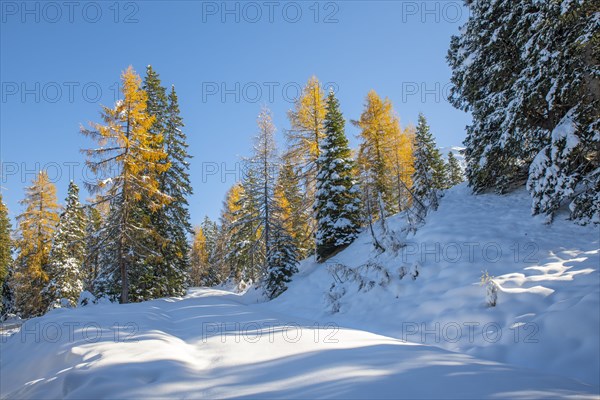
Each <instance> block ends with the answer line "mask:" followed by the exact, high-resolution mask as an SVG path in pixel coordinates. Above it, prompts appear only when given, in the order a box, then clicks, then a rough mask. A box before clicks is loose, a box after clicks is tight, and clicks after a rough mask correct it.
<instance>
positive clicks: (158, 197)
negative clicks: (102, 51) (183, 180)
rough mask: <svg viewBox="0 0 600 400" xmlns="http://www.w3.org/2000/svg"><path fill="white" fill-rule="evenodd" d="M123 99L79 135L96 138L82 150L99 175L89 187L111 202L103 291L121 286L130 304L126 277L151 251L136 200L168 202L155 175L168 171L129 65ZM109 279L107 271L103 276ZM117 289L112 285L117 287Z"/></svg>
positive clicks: (123, 299) (138, 82)
mask: <svg viewBox="0 0 600 400" xmlns="http://www.w3.org/2000/svg"><path fill="white" fill-rule="evenodd" d="M121 81H122V88H121V91H122V95H123V99H122V100H119V101H117V103H116V104H115V107H113V108H110V107H103V111H102V120H103V122H102V123H91V127H92V128H91V129H84V128H82V130H81V131H82V133H83V134H84V135H86V136H89V137H91V138H92V139H94V140H95V141H96V142H97V143H98V144H99V147H98V148H95V149H88V150H84V153H85V154H86V155H87V156H88V161H87V165H88V166H89V168H90V170H91V171H92V172H94V173H95V174H96V175H97V179H96V181H95V182H92V183H91V184H88V187H89V188H90V189H91V191H92V192H93V193H96V194H98V199H99V201H100V202H107V203H109V204H110V212H109V215H108V217H107V220H106V227H105V229H103V233H104V235H105V237H106V241H105V242H104V247H105V253H107V257H105V259H106V260H107V261H106V262H105V265H104V266H103V268H104V269H105V271H114V270H115V269H116V270H118V271H119V274H113V275H114V276H115V277H117V278H115V279H114V281H113V282H105V284H104V285H103V288H104V289H103V290H106V291H107V293H105V294H109V295H116V293H115V291H116V290H115V289H116V287H120V300H121V302H122V303H127V302H128V301H129V275H130V274H131V273H132V271H131V269H132V268H133V266H134V265H138V264H139V259H140V258H141V257H144V256H145V255H148V254H149V253H151V252H152V250H151V249H146V248H144V247H143V245H142V244H143V242H144V241H143V240H138V239H140V235H142V236H144V235H156V233H155V232H148V229H147V227H146V226H145V224H146V223H147V216H143V215H140V214H141V213H140V212H136V211H139V210H138V209H139V205H140V201H141V200H142V199H144V204H145V206H147V207H149V208H150V210H157V209H159V208H160V207H162V206H163V205H165V204H168V203H169V202H170V201H171V199H170V198H169V196H167V195H165V194H163V193H161V192H160V190H159V176H160V175H161V174H162V173H164V172H165V171H167V170H168V169H169V168H170V164H169V163H165V162H164V160H165V159H166V157H167V155H166V153H165V152H164V150H163V147H162V146H161V145H160V144H161V143H162V141H163V136H162V134H160V133H159V134H157V133H151V132H149V129H150V127H151V126H152V125H153V123H154V120H155V117H154V116H153V115H149V114H148V112H147V110H146V104H147V94H146V92H145V91H144V90H142V89H141V78H140V77H139V75H138V74H137V73H136V72H135V71H134V70H133V68H132V67H131V66H130V67H129V68H128V69H127V70H126V71H124V72H123V74H122V76H121ZM107 275H108V276H110V274H109V273H107ZM115 286H116V287H115Z"/></svg>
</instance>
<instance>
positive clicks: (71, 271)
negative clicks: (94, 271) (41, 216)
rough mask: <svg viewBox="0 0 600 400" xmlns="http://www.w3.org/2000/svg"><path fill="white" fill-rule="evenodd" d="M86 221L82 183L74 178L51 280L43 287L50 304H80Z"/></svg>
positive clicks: (56, 242) (50, 267) (53, 257)
mask: <svg viewBox="0 0 600 400" xmlns="http://www.w3.org/2000/svg"><path fill="white" fill-rule="evenodd" d="M86 222H87V221H86V216H85V212H84V209H83V206H82V205H81V203H80V202H79V187H77V185H76V184H75V183H74V182H71V183H70V184H69V191H68V195H67V199H66V201H65V206H64V211H63V212H62V214H61V215H60V219H59V221H58V225H57V227H56V233H55V234H54V240H53V243H52V250H51V252H50V262H49V264H48V278H49V281H48V283H47V284H46V287H45V288H44V296H45V303H46V304H48V305H49V308H60V307H76V306H77V300H78V299H79V295H80V294H81V292H82V291H83V285H84V273H83V262H84V260H85V258H86V242H85V239H86Z"/></svg>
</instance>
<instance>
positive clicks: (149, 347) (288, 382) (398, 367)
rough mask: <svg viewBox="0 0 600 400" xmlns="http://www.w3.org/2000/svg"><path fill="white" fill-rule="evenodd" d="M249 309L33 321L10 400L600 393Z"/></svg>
mask: <svg viewBox="0 0 600 400" xmlns="http://www.w3.org/2000/svg"><path fill="white" fill-rule="evenodd" d="M243 300H244V298H242V297H241V296H239V295H235V294H232V293H229V292H224V291H219V290H215V289H194V290H192V291H191V292H190V294H189V295H188V296H187V297H186V298H184V299H164V300H155V301H150V302H146V303H140V304H133V305H127V306H119V305H114V304H112V305H101V306H91V307H84V308H80V309H75V310H58V311H53V312H51V313H50V314H48V315H46V316H44V317H41V318H36V319H32V320H29V321H27V322H26V324H25V326H23V328H22V329H21V331H20V332H19V333H17V334H15V335H13V336H12V337H11V338H10V339H9V340H8V341H6V343H2V345H1V346H2V347H1V349H2V364H1V366H2V375H1V389H2V392H1V395H2V397H3V398H4V397H9V398H36V399H42V398H67V399H69V398H78V399H80V398H90V399H96V398H229V397H267V398H281V397H291V398H322V397H334V398H397V397H409V398H432V397H434V398H439V397H445V396H447V395H448V394H449V393H452V395H453V396H458V397H463V398H484V397H508V396H511V397H512V396H516V397H520V398H527V397H567V396H583V395H586V394H587V395H590V394H592V393H594V390H595V389H594V388H593V387H591V386H588V385H585V384H582V383H579V382H577V381H574V380H571V379H567V378H563V377H558V376H552V375H547V374H543V373H539V372H535V371H530V370H526V369H520V368H514V367H510V366H507V365H503V364H500V363H496V362H492V361H483V360H480V359H477V358H474V357H471V356H469V355H465V354H459V353H452V352H448V351H445V350H443V349H440V348H436V347H432V346H424V345H419V344H414V343H407V342H403V341H401V340H398V339H393V338H389V337H385V336H381V335H377V334H374V333H369V332H366V331H364V330H356V329H350V328H340V329H339V330H338V329H337V328H335V325H334V324H329V325H328V324H326V323H322V324H319V323H318V322H317V323H315V321H312V320H306V319H301V318H293V317H290V316H289V315H285V314H278V313H276V312H273V311H271V310H269V307H268V306H267V305H246V304H244V302H243ZM75 324H78V325H75ZM69 327H72V328H69ZM84 327H86V328H85V329H83V328H84ZM57 332H58V334H57ZM36 335H38V336H39V337H38V338H37V339H36ZM32 365H35V368H32Z"/></svg>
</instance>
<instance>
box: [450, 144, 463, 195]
mask: <svg viewBox="0 0 600 400" xmlns="http://www.w3.org/2000/svg"><path fill="white" fill-rule="evenodd" d="M447 168H448V171H447V174H446V176H447V178H448V187H452V186H455V185H458V184H459V183H461V182H462V181H463V180H464V178H463V172H462V168H461V167H460V164H459V163H458V160H457V159H456V157H454V154H453V153H452V152H449V153H448V164H447Z"/></svg>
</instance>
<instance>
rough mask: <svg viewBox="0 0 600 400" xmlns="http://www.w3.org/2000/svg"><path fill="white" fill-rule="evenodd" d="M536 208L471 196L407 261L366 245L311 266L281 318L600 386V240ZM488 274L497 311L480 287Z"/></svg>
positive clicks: (399, 221) (464, 194)
mask: <svg viewBox="0 0 600 400" xmlns="http://www.w3.org/2000/svg"><path fill="white" fill-rule="evenodd" d="M529 205H530V198H529V195H528V194H527V193H526V192H525V191H524V190H522V191H519V192H516V193H513V194H510V195H506V196H499V195H493V194H485V195H478V196H474V195H472V194H470V190H469V189H468V188H467V187H466V185H465V184H462V185H459V186H457V187H454V188H452V189H450V190H449V191H448V192H447V193H446V195H445V197H444V198H443V199H442V200H441V205H440V208H439V209H438V211H437V212H434V213H431V214H430V215H429V216H428V217H427V223H426V225H425V226H424V227H422V228H420V229H419V230H418V231H417V233H416V235H414V236H411V237H409V238H408V239H407V246H406V247H405V248H404V249H402V250H401V251H400V252H399V253H398V254H397V255H390V254H388V253H390V252H386V253H384V254H383V255H382V256H379V257H377V256H375V254H374V252H373V246H372V245H371V240H370V238H369V235H368V234H363V235H362V236H361V237H360V238H359V239H358V240H357V241H356V242H355V243H353V244H352V245H351V246H350V247H349V248H348V249H346V250H345V251H343V252H341V253H339V254H338V255H337V256H336V257H335V259H334V260H330V261H329V262H328V263H327V264H328V265H327V264H316V263H313V262H310V261H305V262H304V263H303V264H302V268H301V273H300V274H299V275H298V276H297V277H296V278H295V279H294V282H292V283H291V285H290V289H289V290H288V291H287V292H286V293H284V294H283V295H282V296H281V297H280V298H278V299H276V300H275V301H273V302H271V303H270V304H269V307H271V308H274V309H277V310H280V311H285V310H293V312H294V313H296V314H300V315H303V316H305V317H309V318H314V319H318V320H324V319H328V320H331V321H333V322H336V323H338V324H340V325H343V326H348V327H356V328H361V329H366V330H369V331H372V332H376V333H379V334H384V335H386V336H391V337H395V338H400V339H405V340H408V341H411V342H419V343H428V344H432V345H435V346H440V347H443V348H446V349H448V350H452V351H458V352H462V353H466V354H470V355H473V356H477V357H481V358H485V359H489V360H495V361H500V362H507V363H511V364H516V365H520V366H523V367H528V368H533V369H537V370H543V371H546V372H551V373H556V374H560V375H564V376H570V377H575V378H578V379H581V380H583V381H586V382H589V383H591V384H593V385H595V386H598V385H599V384H600V382H599V380H600V378H599V377H600V367H599V364H600V361H599V360H600V337H599V334H600V322H599V321H600V275H599V264H600V261H599V260H600V258H599V241H600V230H599V228H598V227H597V226H596V227H593V226H585V227H582V226H578V225H575V224H573V223H572V222H570V221H565V220H564V217H563V216H560V215H559V216H558V217H557V218H556V220H555V222H554V223H553V224H552V225H545V224H544V223H543V222H544V220H543V218H538V217H535V218H534V217H531V215H530V209H529ZM403 221H404V220H403V218H402V217H400V216H397V217H395V218H392V219H391V220H390V222H389V226H390V229H395V230H398V231H399V230H400V229H401V227H402V225H403ZM336 264H342V265H344V266H347V267H351V269H350V270H349V271H350V272H349V273H348V272H347V271H348V270H347V269H346V268H343V267H339V266H338V267H336ZM367 264H370V265H367ZM415 265H416V266H417V268H418V271H419V275H418V276H417V277H416V279H414V280H413V279H412V277H411V271H412V270H413V269H414V268H415ZM378 266H382V267H383V269H378ZM403 267H404V269H405V270H406V271H407V272H408V274H407V275H406V276H404V277H403V278H402V279H399V275H400V270H401V269H402V268H403ZM486 271H487V273H488V274H489V275H490V276H493V277H494V281H495V282H496V283H497V284H498V285H499V287H500V289H499V293H498V304H497V305H496V307H488V306H487V305H486V287H485V286H481V285H480V280H481V277H482V275H483V274H484V273H485V272H486ZM344 272H346V274H344ZM386 274H389V278H388V276H387V275H386ZM342 281H343V282H342ZM357 281H358V282H357ZM369 282H373V283H371V284H369ZM361 283H362V284H363V285H364V286H365V287H363V288H362V289H360V284H361ZM365 283H367V284H365ZM370 285H374V286H373V287H372V288H371V289H369V287H370ZM332 286H333V288H332ZM337 309H339V312H335V313H332V311H335V310H337Z"/></svg>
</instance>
